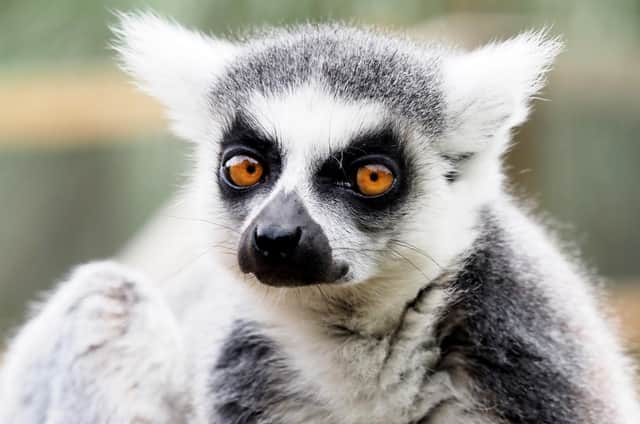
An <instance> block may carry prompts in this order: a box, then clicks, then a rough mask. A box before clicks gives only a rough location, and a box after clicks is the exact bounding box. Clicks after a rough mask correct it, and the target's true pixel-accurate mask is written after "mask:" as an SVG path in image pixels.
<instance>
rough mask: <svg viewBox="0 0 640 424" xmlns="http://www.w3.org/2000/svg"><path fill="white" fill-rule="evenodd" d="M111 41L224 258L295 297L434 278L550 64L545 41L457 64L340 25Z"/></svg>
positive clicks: (466, 238)
mask: <svg viewBox="0 0 640 424" xmlns="http://www.w3.org/2000/svg"><path fill="white" fill-rule="evenodd" d="M116 33H117V34H118V36H119V40H118V42H117V45H116V48H117V50H118V51H119V53H120V55H121V58H122V61H123V64H124V67H125V69H126V70H128V71H129V72H131V73H132V74H133V75H134V76H135V78H136V79H137V80H138V82H139V84H140V86H141V87H142V88H143V89H144V90H145V91H147V92H148V93H149V94H151V95H152V96H155V97H156V98H157V99H158V100H159V101H160V102H161V103H162V104H163V105H164V106H165V107H166V109H167V111H168V115H169V117H170V120H171V123H172V128H173V130H174V132H175V133H176V134H177V135H179V136H181V137H183V138H185V139H188V140H190V141H193V142H195V143H196V144H197V151H198V153H197V171H196V173H195V177H194V187H196V190H197V192H198V195H199V197H200V199H201V200H202V207H203V209H202V210H203V213H204V214H206V219H208V220H210V221H212V222H214V223H215V224H216V225H217V226H219V227H220V228H226V229H225V230H221V231H219V229H218V230H216V231H214V230H212V233H213V232H215V233H216V234H217V235H216V237H217V241H218V242H223V247H222V248H221V249H222V251H221V253H224V252H228V249H229V248H232V249H234V260H233V261H232V263H231V265H232V266H233V267H234V268H236V269H237V270H239V271H240V272H242V273H246V274H252V275H255V276H256V277H257V279H258V280H260V282H262V283H264V284H268V285H272V286H298V287H299V286H304V285H315V284H331V285H341V286H345V285H347V286H351V285H356V284H363V283H370V284H375V282H376V281H380V280H384V279H389V278H395V279H396V281H397V280H398V278H399V277H402V276H406V275H410V274H416V273H419V275H421V276H423V277H421V278H422V280H423V281H424V279H429V278H433V277H435V276H436V275H437V274H438V273H439V272H441V271H442V268H443V267H446V265H447V264H448V263H449V262H450V261H452V260H453V258H455V257H456V255H458V254H460V253H461V252H462V251H464V249H466V248H467V247H468V246H469V245H470V243H471V242H472V240H473V237H474V228H475V226H476V221H477V217H478V214H479V210H480V209H481V208H482V207H483V206H484V205H486V204H488V203H490V202H492V201H493V200H495V199H496V197H497V196H498V195H499V193H500V191H501V189H502V188H501V185H502V178H501V175H502V173H501V165H500V157H501V155H502V153H503V152H504V151H505V149H506V147H507V145H508V142H509V139H510V131H511V129H512V128H513V127H515V126H517V125H519V124H521V123H522V122H523V121H524V120H525V118H526V115H527V111H528V106H529V101H530V98H531V97H532V96H533V95H534V94H535V93H537V92H538V91H539V90H540V89H541V87H542V85H543V82H544V75H545V73H546V71H547V70H548V68H549V66H550V65H551V62H552V60H553V59H554V57H555V55H556V54H557V52H558V51H559V49H560V44H559V42H558V41H557V40H548V39H546V38H545V35H544V33H542V32H538V33H525V34H523V35H520V36H517V37H515V38H513V39H510V40H507V41H505V42H502V43H495V44H490V45H488V46H485V47H482V48H479V49H477V50H474V51H471V52H463V51H459V50H455V49H449V48H445V47H442V46H426V45H421V44H418V43H415V42H411V41H409V40H407V39H404V38H401V37H399V36H394V35H390V34H384V33H380V32H376V31H373V30H368V29H355V28H351V27H345V26H341V25H303V26H298V27H294V28H288V29H276V30H270V31H264V32H261V33H258V34H254V35H252V36H250V37H247V38H245V39H241V40H236V41H227V40H221V39H217V38H212V37H209V36H206V35H203V34H200V33H197V32H192V31H189V30H187V29H185V28H183V27H181V26H179V25H177V24H175V23H173V22H170V21H166V20H164V19H161V18H158V17H156V16H154V15H151V14H137V15H124V16H122V17H121V23H120V25H119V26H118V28H117V29H116ZM216 228H218V227H216Z"/></svg>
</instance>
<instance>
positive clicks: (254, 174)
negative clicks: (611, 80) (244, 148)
mask: <svg viewBox="0 0 640 424" xmlns="http://www.w3.org/2000/svg"><path fill="white" fill-rule="evenodd" d="M224 168H225V171H226V173H227V177H228V178H229V181H231V182H232V183H233V184H235V185H236V186H238V187H249V186H252V185H254V184H257V183H258V182H259V181H260V179H261V178H262V174H263V172H264V169H263V168H262V164H261V163H260V162H258V161H257V160H255V159H254V158H252V157H249V156H245V155H236V156H233V157H232V158H230V159H229V160H227V161H226V162H225V164H224Z"/></svg>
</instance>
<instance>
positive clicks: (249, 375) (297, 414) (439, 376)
mask: <svg viewBox="0 0 640 424" xmlns="http://www.w3.org/2000/svg"><path fill="white" fill-rule="evenodd" d="M389 343H390V342H389V340H384V339H383V340H359V341H350V342H346V343H343V344H341V345H340V346H339V347H333V348H331V349H327V350H323V349H317V350H315V352H314V351H313V349H311V350H309V349H303V348H301V349H300V350H299V351H295V352H293V353H292V352H291V349H283V348H282V346H280V345H279V344H278V343H277V342H276V341H275V340H274V339H272V338H270V337H268V336H267V335H265V333H262V332H260V330H259V328H258V327H257V326H256V325H254V324H252V323H250V322H246V321H237V322H235V323H234V325H233V326H232V330H231V332H230V334H229V336H228V338H227V339H226V341H225V343H223V345H222V347H221V351H220V353H219V355H218V357H217V360H216V362H215V364H213V366H212V368H211V371H210V379H209V387H208V390H209V393H210V398H211V399H212V404H211V409H210V414H209V416H210V417H211V420H210V422H215V423H227V422H234V423H283V424H287V423H302V422H304V423H340V424H342V423H353V424H360V423H363V424H364V423H368V424H376V423H381V424H382V423H389V424H393V423H398V424H406V423H410V422H420V420H421V419H423V418H424V417H426V416H428V415H429V414H430V413H431V412H432V411H433V410H434V408H437V407H438V406H439V405H441V404H442V403H443V402H446V401H448V400H449V399H451V398H452V397H453V395H452V390H451V389H452V388H451V384H450V380H449V376H448V374H447V373H445V372H438V371H437V370H435V369H434V367H433V364H434V363H435V361H436V356H437V354H438V352H437V349H434V348H433V347H432V346H429V344H428V343H418V344H416V346H417V345H419V346H420V348H419V349H411V347H410V346H408V345H404V346H398V350H397V351H396V349H394V347H393V346H390V345H389ZM412 345H413V343H412Z"/></svg>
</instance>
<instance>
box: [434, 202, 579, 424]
mask: <svg viewBox="0 0 640 424" xmlns="http://www.w3.org/2000/svg"><path fill="white" fill-rule="evenodd" d="M484 216H485V228H484V236H482V237H481V238H480V239H479V240H478V242H477V243H476V246H475V249H474V250H473V253H472V254H471V256H470V257H469V258H468V259H467V261H466V263H465V266H464V268H463V270H462V271H461V272H460V274H459V275H458V276H457V278H456V279H455V281H454V282H453V288H455V289H456V290H457V291H458V297H457V299H456V301H455V304H454V305H453V306H452V307H451V308H450V310H449V312H448V313H447V315H446V316H445V317H444V319H443V321H442V325H441V328H440V332H441V334H440V336H439V337H440V338H441V342H440V343H441V348H442V351H443V356H442V361H441V364H440V367H442V368H448V367H454V368H455V367H462V368H463V369H464V371H465V372H466V373H467V374H468V375H470V376H471V377H472V379H473V380H474V382H475V384H476V386H477V388H478V393H477V395H478V396H479V397H480V398H481V399H482V400H483V402H484V406H485V407H487V408H489V409H490V410H493V411H495V413H496V414H497V415H498V416H500V417H501V418H503V419H505V420H506V421H507V422H509V423H522V424H524V423H530V424H534V423H535V424H578V423H583V422H585V419H584V417H581V416H580V413H579V411H585V410H586V408H581V406H580V402H581V401H584V398H585V397H584V395H583V394H582V393H581V392H580V388H579V385H578V382H576V381H575V376H578V375H580V374H581V372H580V370H579V369H578V368H579V364H580V363H581V360H580V359H579V358H577V357H576V355H578V353H577V352H579V351H580V349H579V346H576V345H575V342H573V341H571V339H570V338H569V337H567V339H566V340H559V339H558V338H557V337H552V336H551V335H550V334H551V331H555V332H558V331H559V332H562V331H563V322H562V321H561V319H560V318H559V317H558V316H556V315H554V313H553V312H552V311H550V310H549V306H548V302H547V301H546V299H545V298H544V295H543V293H542V292H541V291H540V290H539V289H538V288H537V287H536V283H535V281H533V279H535V278H536V277H535V271H534V269H533V267H531V265H532V264H530V261H531V260H530V259H528V258H526V253H525V251H526V246H521V248H522V250H521V251H515V250H514V249H513V248H512V247H511V246H509V245H508V243H507V241H506V237H505V233H504V232H503V230H502V229H501V228H500V227H499V226H498V224H497V221H496V220H494V219H492V217H491V215H490V214H488V213H487V214H485V215H484ZM527 263H529V266H528V265H527ZM558 283H560V282H558ZM561 364H563V365H561Z"/></svg>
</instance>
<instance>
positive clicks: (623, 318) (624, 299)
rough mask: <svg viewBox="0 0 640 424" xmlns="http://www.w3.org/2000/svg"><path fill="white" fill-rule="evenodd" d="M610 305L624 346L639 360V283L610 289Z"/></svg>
mask: <svg viewBox="0 0 640 424" xmlns="http://www.w3.org/2000/svg"><path fill="white" fill-rule="evenodd" d="M610 304H611V306H612V308H613V311H614V312H615V314H616V316H615V317H616V319H617V321H618V323H619V325H620V331H621V334H622V336H623V337H624V338H625V341H626V344H625V346H626V347H628V348H630V349H631V350H632V351H633V353H634V354H635V356H636V358H637V359H640V282H636V283H635V284H634V285H631V284H629V285H624V286H622V287H616V288H613V289H611V297H610Z"/></svg>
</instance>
